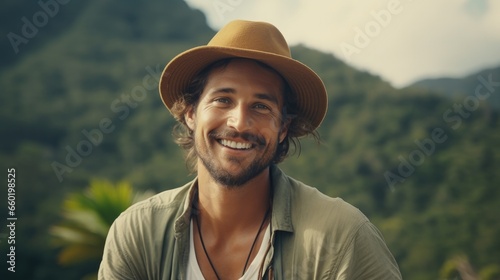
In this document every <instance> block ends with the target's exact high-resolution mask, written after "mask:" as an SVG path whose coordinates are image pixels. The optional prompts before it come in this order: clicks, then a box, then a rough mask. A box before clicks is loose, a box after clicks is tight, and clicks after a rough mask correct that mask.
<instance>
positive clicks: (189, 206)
mask: <svg viewBox="0 0 500 280" xmlns="http://www.w3.org/2000/svg"><path fill="white" fill-rule="evenodd" d="M270 168H271V169H270V171H271V172H270V173H271V182H272V184H271V185H272V187H273V209H272V218H271V223H272V229H273V231H277V230H279V231H288V232H293V224H292V206H291V189H290V182H289V177H288V176H287V175H285V173H283V171H281V169H279V168H278V167H277V166H276V165H271V166H270ZM186 186H187V187H188V188H189V192H188V195H187V197H186V199H185V200H184V206H183V212H182V215H181V216H180V217H179V218H178V219H177V220H176V222H175V232H176V233H181V232H183V231H185V230H187V229H188V228H189V223H190V220H191V213H192V211H196V209H194V208H193V202H194V201H193V200H194V198H195V194H196V192H197V188H198V179H197V178H195V179H194V180H193V181H191V182H190V183H188V184H187V185H186Z"/></svg>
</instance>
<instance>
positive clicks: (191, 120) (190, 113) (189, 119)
mask: <svg viewBox="0 0 500 280" xmlns="http://www.w3.org/2000/svg"><path fill="white" fill-rule="evenodd" d="M195 117H196V114H195V110H194V107H193V106H190V107H189V109H188V110H187V111H186V113H185V114H184V121H185V122H186V125H187V127H189V129H191V130H194V128H195V126H196V125H195V124H196V122H195Z"/></svg>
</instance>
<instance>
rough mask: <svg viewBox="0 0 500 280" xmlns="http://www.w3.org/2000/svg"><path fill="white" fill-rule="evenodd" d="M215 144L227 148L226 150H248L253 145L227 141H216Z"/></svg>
mask: <svg viewBox="0 0 500 280" xmlns="http://www.w3.org/2000/svg"><path fill="white" fill-rule="evenodd" d="M217 142H219V143H220V144H221V145H222V146H224V147H228V148H231V149H236V150H249V149H251V148H252V147H253V145H252V144H251V143H248V142H237V141H233V140H227V139H217Z"/></svg>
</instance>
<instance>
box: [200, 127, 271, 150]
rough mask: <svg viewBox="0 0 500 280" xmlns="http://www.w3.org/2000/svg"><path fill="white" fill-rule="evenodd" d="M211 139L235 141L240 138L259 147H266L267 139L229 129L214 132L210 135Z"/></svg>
mask: <svg viewBox="0 0 500 280" xmlns="http://www.w3.org/2000/svg"><path fill="white" fill-rule="evenodd" d="M208 135H209V136H210V137H212V138H215V139H221V138H230V139H235V138H240V139H243V140H245V141H248V142H251V143H255V144H257V145H261V146H263V145H266V139H264V137H262V136H259V135H255V134H253V133H250V132H238V131H234V130H229V129H224V130H219V131H212V132H210V133H209V134H208Z"/></svg>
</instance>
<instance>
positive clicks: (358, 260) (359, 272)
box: [334, 221, 402, 280]
mask: <svg viewBox="0 0 500 280" xmlns="http://www.w3.org/2000/svg"><path fill="white" fill-rule="evenodd" d="M334 279H343V280H344V279H345V280H347V279H371V280H378V279H380V280H401V279H402V277H401V273H400V272H399V268H398V265H397V263H396V260H395V259H394V257H393V256H392V254H391V252H390V251H389V249H388V248H387V245H386V244H385V241H384V239H383V237H382V234H381V233H380V231H379V230H378V229H377V228H376V227H375V226H374V225H373V224H372V223H370V222H368V221H367V222H365V223H363V224H362V225H361V226H360V228H359V229H358V230H357V231H356V233H355V236H354V237H353V238H352V239H351V241H350V244H349V245H348V246H347V250H346V252H345V254H344V256H343V258H342V260H341V262H340V265H339V269H338V274H337V277H334Z"/></svg>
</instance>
